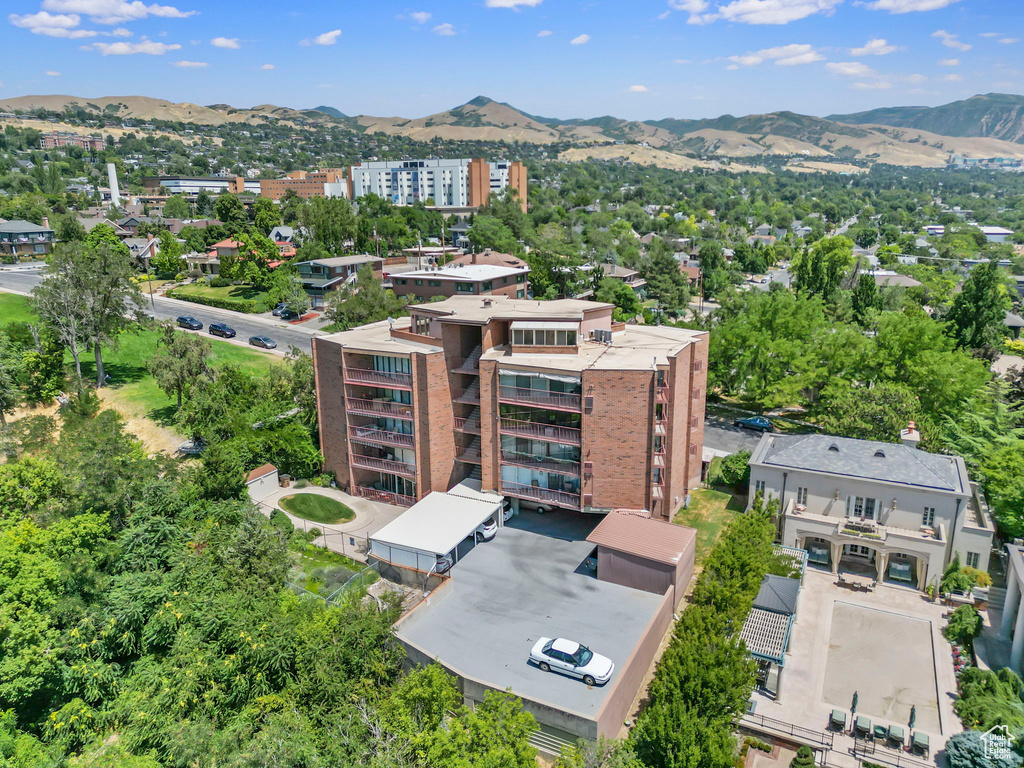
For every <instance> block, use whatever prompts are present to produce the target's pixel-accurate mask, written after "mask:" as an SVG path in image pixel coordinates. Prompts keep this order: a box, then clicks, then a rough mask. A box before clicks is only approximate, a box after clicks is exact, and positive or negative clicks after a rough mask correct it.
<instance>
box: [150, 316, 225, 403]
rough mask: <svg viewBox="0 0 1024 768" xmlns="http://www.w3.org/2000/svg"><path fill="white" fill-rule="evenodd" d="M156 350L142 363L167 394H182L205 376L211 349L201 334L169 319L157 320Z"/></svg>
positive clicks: (179, 400)
mask: <svg viewBox="0 0 1024 768" xmlns="http://www.w3.org/2000/svg"><path fill="white" fill-rule="evenodd" d="M157 345H158V350H159V351H158V352H157V353H156V355H154V356H153V357H152V358H150V360H149V362H148V363H147V364H146V368H147V369H148V370H149V372H150V374H151V375H152V376H153V378H154V379H156V383H157V386H158V387H160V389H162V390H163V391H164V393H165V394H166V395H167V396H168V397H172V396H173V397H176V398H177V400H178V408H181V401H182V397H183V395H184V394H185V392H187V391H188V389H189V387H191V386H192V385H193V384H194V383H195V382H196V381H197V380H199V379H201V378H209V377H210V375H211V370H210V362H209V360H210V355H211V354H213V349H212V348H211V346H210V342H209V341H207V340H206V339H204V338H203V337H202V336H196V335H194V334H191V333H180V332H178V330H177V329H176V328H175V327H174V325H172V324H171V322H170V321H166V322H164V323H161V327H160V339H159V341H158V342H157Z"/></svg>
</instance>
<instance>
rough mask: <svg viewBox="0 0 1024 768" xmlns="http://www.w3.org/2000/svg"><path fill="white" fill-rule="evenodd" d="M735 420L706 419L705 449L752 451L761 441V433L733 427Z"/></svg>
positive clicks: (707, 417) (709, 417) (717, 417)
mask: <svg viewBox="0 0 1024 768" xmlns="http://www.w3.org/2000/svg"><path fill="white" fill-rule="evenodd" d="M732 422H733V420H732V419H727V418H723V417H721V416H712V415H710V414H709V415H706V416H705V417H704V447H705V448H714V449H715V450H716V451H725V452H726V453H737V452H739V451H751V452H753V450H754V447H755V446H756V445H757V443H758V441H760V439H761V433H760V432H754V431H753V430H751V429H742V428H741V427H736V426H733V423H732Z"/></svg>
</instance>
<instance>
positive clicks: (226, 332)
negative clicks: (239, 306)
mask: <svg viewBox="0 0 1024 768" xmlns="http://www.w3.org/2000/svg"><path fill="white" fill-rule="evenodd" d="M209 331H210V335H211V336H221V337H223V338H225V339H233V338H235V335H236V334H235V329H234V328H232V327H231V326H230V325H228V324H227V323H210V328H209Z"/></svg>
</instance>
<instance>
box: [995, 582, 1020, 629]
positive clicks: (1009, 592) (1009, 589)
mask: <svg viewBox="0 0 1024 768" xmlns="http://www.w3.org/2000/svg"><path fill="white" fill-rule="evenodd" d="M1010 570H1011V573H1009V574H1007V575H1008V576H1009V578H1008V579H1007V580H1006V599H1005V600H1004V601H1003V621H1002V624H1000V625H999V634H1000V635H1002V636H1003V637H1004V638H1006V639H1007V640H1009V639H1010V627H1011V626H1013V612H1014V611H1015V610H1016V609H1017V603H1019V602H1020V586H1019V585H1018V584H1017V576H1016V574H1015V573H1013V572H1012V569H1010Z"/></svg>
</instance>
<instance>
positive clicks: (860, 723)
mask: <svg viewBox="0 0 1024 768" xmlns="http://www.w3.org/2000/svg"><path fill="white" fill-rule="evenodd" d="M870 734H871V720H870V719H869V718H867V717H864V715H857V719H856V720H855V721H854V722H853V735H854V736H857V735H863V736H865V737H867V736H869V735H870Z"/></svg>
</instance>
